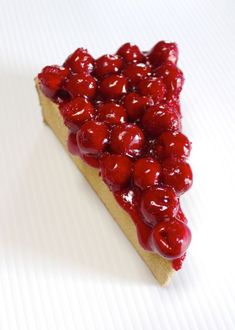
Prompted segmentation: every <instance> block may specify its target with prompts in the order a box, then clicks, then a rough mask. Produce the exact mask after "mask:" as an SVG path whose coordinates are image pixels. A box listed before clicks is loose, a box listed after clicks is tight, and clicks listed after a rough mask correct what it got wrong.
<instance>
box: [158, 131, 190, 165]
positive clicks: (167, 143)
mask: <svg viewBox="0 0 235 330" xmlns="http://www.w3.org/2000/svg"><path fill="white" fill-rule="evenodd" d="M190 151H191V143H190V142H189V139H188V138H187V136H185V135H184V134H183V133H181V132H164V133H162V134H161V135H160V136H159V138H158V139H157V142H156V145H155V153H156V156H157V157H158V158H159V159H165V158H169V157H176V158H187V157H189V155H190Z"/></svg>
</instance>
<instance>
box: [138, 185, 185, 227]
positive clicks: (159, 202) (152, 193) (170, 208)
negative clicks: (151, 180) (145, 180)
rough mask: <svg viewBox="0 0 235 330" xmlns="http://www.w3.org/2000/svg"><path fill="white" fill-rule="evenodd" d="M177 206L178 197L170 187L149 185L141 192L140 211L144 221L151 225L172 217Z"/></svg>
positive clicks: (175, 212)
mask: <svg viewBox="0 0 235 330" xmlns="http://www.w3.org/2000/svg"><path fill="white" fill-rule="evenodd" d="M178 207H179V201H178V198H177V196H176V194H175V192H174V190H173V189H172V188H170V187H150V188H148V189H147V190H145V191H144V192H143V194H142V198H141V203H140V211H141V213H142V215H143V217H144V221H145V222H146V223H147V224H148V225H149V226H151V227H153V226H155V225H156V224H157V223H158V222H160V221H163V220H169V219H171V218H172V217H174V216H175V215H176V214H177V211H178Z"/></svg>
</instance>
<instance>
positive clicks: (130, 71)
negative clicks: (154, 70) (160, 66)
mask: <svg viewBox="0 0 235 330" xmlns="http://www.w3.org/2000/svg"><path fill="white" fill-rule="evenodd" d="M150 73H151V69H150V67H148V66H147V65H145V64H144V63H137V64H136V63H131V64H129V65H127V66H126V68H125V69H124V70H123V74H124V75H125V76H126V77H127V78H128V79H129V81H130V84H131V86H136V85H137V84H138V82H139V81H141V79H143V78H145V77H147V76H148V75H150Z"/></svg>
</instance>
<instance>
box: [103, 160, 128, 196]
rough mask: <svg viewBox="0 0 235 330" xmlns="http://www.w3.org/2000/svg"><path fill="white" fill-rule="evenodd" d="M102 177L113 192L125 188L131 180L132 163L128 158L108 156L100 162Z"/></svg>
mask: <svg viewBox="0 0 235 330" xmlns="http://www.w3.org/2000/svg"><path fill="white" fill-rule="evenodd" d="M100 170H101V176H102V178H103V180H104V182H105V183H106V184H107V186H108V187H109V189H110V190H111V191H117V190H120V189H121V188H123V187H125V186H126V185H127V184H128V182H129V181H130V178H131V173H132V161H131V160H130V158H129V157H127V156H121V155H107V156H104V157H102V158H101V160H100Z"/></svg>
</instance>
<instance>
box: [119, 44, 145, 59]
mask: <svg viewBox="0 0 235 330" xmlns="http://www.w3.org/2000/svg"><path fill="white" fill-rule="evenodd" d="M117 54H118V55H120V56H122V57H123V59H124V60H125V61H126V62H141V61H142V60H143V55H142V53H141V51H140V49H139V47H138V46H136V45H132V44H131V43H129V42H127V43H126V44H124V45H122V46H121V47H120V48H119V49H118V51H117Z"/></svg>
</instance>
